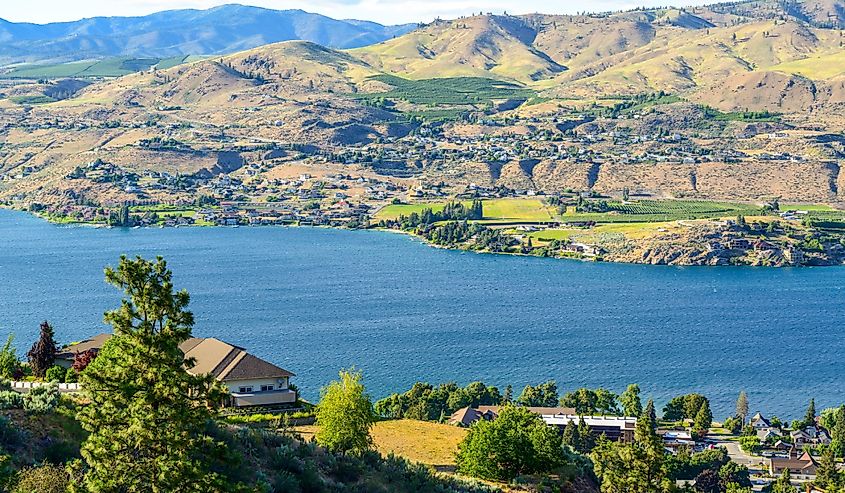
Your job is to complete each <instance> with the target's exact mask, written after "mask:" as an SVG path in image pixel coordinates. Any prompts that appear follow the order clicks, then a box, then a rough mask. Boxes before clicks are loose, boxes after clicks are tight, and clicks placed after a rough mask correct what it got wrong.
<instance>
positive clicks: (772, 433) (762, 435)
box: [757, 428, 783, 443]
mask: <svg viewBox="0 0 845 493" xmlns="http://www.w3.org/2000/svg"><path fill="white" fill-rule="evenodd" d="M782 436H783V434H781V432H780V431H778V430H776V429H775V428H763V429H760V430H757V438H758V439H759V440H760V442H761V443H770V442H773V441H777V440H778V439H780V437H782Z"/></svg>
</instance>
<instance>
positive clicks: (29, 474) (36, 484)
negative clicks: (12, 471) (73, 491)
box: [12, 464, 70, 493]
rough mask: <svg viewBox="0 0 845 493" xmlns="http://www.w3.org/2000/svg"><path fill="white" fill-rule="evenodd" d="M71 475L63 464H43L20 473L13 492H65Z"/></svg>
mask: <svg viewBox="0 0 845 493" xmlns="http://www.w3.org/2000/svg"><path fill="white" fill-rule="evenodd" d="M69 482H70V475H68V473H67V471H65V469H64V468H63V467H61V466H55V465H53V464H42V465H40V466H36V467H30V468H27V469H24V470H22V471H21V472H20V473H18V478H17V482H16V484H15V488H14V489H13V490H12V492H13V493H65V492H66V491H67V489H68V483H69Z"/></svg>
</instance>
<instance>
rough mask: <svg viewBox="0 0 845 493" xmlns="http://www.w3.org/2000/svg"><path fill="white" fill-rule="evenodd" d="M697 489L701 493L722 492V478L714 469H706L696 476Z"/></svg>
mask: <svg viewBox="0 0 845 493" xmlns="http://www.w3.org/2000/svg"><path fill="white" fill-rule="evenodd" d="M695 491H697V492H700V493H722V491H723V489H722V478H720V477H719V473H718V472H717V471H714V470H713V469H705V470H703V471H701V472H700V473H699V474H698V476H696V477H695Z"/></svg>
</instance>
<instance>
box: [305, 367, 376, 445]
mask: <svg viewBox="0 0 845 493" xmlns="http://www.w3.org/2000/svg"><path fill="white" fill-rule="evenodd" d="M338 376H339V377H340V380H336V381H334V382H331V383H329V384H328V385H327V386H326V387H324V388H323V389H322V391H321V394H322V395H321V397H320V404H319V405H318V406H317V424H318V425H319V426H320V429H319V431H318V432H317V435H316V438H317V443H319V444H320V445H322V446H323V447H326V448H327V449H329V450H331V451H335V452H341V453H347V452H364V451H366V450H369V449H370V448H371V447H372V445H373V437H372V435H371V434H370V432H371V430H372V428H373V424H374V423H375V422H376V419H377V416H376V413H375V411H374V410H373V404H372V402H371V401H370V396H369V395H367V393H366V389H365V388H364V384H363V383H362V382H361V380H362V375H361V372H357V371H355V370H342V371H341V372H340V373H339V374H338Z"/></svg>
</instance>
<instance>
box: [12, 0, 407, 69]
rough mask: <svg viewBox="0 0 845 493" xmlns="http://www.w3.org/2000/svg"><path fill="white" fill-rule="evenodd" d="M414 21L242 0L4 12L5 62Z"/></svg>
mask: <svg viewBox="0 0 845 493" xmlns="http://www.w3.org/2000/svg"><path fill="white" fill-rule="evenodd" d="M414 27H415V26H414V25H402V26H382V25H381V24H377V23H374V22H364V21H346V20H335V19H331V18H329V17H326V16H322V15H318V14H311V13H308V12H304V11H302V10H270V9H263V8H258V7H247V6H242V5H224V6H221V7H216V8H212V9H209V10H171V11H166V12H158V13H155V14H152V15H148V16H144V17H97V18H91V19H83V20H80V21H75V22H62V23H53V24H45V25H38V24H26V23H12V22H8V21H4V20H2V19H0V64H2V65H8V64H11V63H24V62H26V63H34V62H62V61H71V60H85V59H90V58H101V57H110V56H145V57H159V58H167V57H174V56H185V55H208V54H221V53H232V52H235V51H241V50H246V49H249V48H254V47H256V46H261V45H265V44H269V43H275V42H278V41H287V40H306V41H313V42H315V43H319V44H322V45H325V46H329V47H334V48H353V47H359V46H365V45H368V44H372V43H376V42H379V41H383V40H385V39H389V38H392V37H394V36H397V35H401V34H404V33H406V32H408V31H410V30H411V29H413V28H414Z"/></svg>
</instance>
